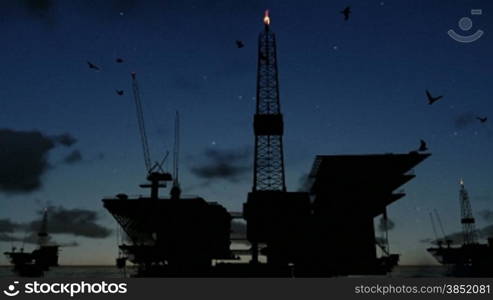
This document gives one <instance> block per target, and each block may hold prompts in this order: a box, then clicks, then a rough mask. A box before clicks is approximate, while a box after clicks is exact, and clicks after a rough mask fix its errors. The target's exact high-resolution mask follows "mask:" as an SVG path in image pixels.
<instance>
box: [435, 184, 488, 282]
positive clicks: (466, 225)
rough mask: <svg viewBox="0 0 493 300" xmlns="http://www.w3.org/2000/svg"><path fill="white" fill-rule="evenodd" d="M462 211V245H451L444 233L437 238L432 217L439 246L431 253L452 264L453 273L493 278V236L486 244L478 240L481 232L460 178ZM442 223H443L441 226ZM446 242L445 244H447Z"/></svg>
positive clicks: (442, 262)
mask: <svg viewBox="0 0 493 300" xmlns="http://www.w3.org/2000/svg"><path fill="white" fill-rule="evenodd" d="M459 201H460V212H461V224H462V240H463V242H462V245H460V246H456V247H454V246H452V243H453V242H454V241H453V240H451V239H449V238H448V237H447V236H446V235H445V233H444V232H443V229H442V233H443V238H442V239H440V238H438V236H437V234H436V229H435V225H434V222H433V218H432V225H433V231H434V232H435V236H436V237H437V238H436V242H437V244H438V247H431V248H428V249H427V250H428V252H429V253H430V254H431V255H433V256H434V257H435V258H436V259H437V261H438V262H439V263H441V264H443V265H448V266H451V267H452V269H451V272H452V275H456V276H467V277H493V236H490V237H488V243H487V244H481V243H479V242H478V232H477V230H476V226H475V223H476V221H475V219H474V216H473V214H472V208H471V202H470V200H469V193H468V192H467V190H466V188H465V185H464V181H463V180H462V179H461V180H460V191H459ZM440 226H441V225H440ZM444 244H445V246H444Z"/></svg>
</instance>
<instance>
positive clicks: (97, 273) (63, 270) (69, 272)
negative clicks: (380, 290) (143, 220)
mask: <svg viewBox="0 0 493 300" xmlns="http://www.w3.org/2000/svg"><path fill="white" fill-rule="evenodd" d="M134 272H135V269H134V268H132V267H127V272H126V274H123V271H122V270H120V269H117V268H116V267H115V266H60V267H56V268H51V269H50V271H48V272H45V275H44V278H124V275H125V276H127V277H128V276H129V275H130V274H132V273H134ZM448 274H449V270H448V268H447V267H444V266H398V267H396V268H395V269H394V271H393V272H392V273H391V274H389V275H387V276H389V277H397V278H416V277H446V276H448ZM6 277H10V278H12V277H16V275H15V274H14V273H13V272H12V268H11V267H10V266H0V278H6Z"/></svg>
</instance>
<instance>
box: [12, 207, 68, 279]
mask: <svg viewBox="0 0 493 300" xmlns="http://www.w3.org/2000/svg"><path fill="white" fill-rule="evenodd" d="M47 223H48V211H47V210H46V209H45V210H44V212H43V219H42V221H41V227H40V230H39V232H38V248H36V249H34V250H33V251H32V252H25V251H24V247H22V248H20V249H19V251H17V249H16V248H15V247H12V249H11V251H8V252H4V254H5V256H6V257H7V258H8V260H9V261H10V263H11V264H12V265H13V271H14V273H16V274H17V275H19V276H22V277H40V276H43V274H44V272H46V271H48V270H49V269H50V267H56V266H58V252H59V247H60V246H59V245H56V244H51V243H49V239H48V232H47Z"/></svg>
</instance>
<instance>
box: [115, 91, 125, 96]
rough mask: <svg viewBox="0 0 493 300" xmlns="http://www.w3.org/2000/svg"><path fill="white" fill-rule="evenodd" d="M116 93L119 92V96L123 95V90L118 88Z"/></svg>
mask: <svg viewBox="0 0 493 300" xmlns="http://www.w3.org/2000/svg"><path fill="white" fill-rule="evenodd" d="M116 93H117V94H118V96H123V93H124V92H123V90H116Z"/></svg>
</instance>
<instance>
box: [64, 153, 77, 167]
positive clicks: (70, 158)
mask: <svg viewBox="0 0 493 300" xmlns="http://www.w3.org/2000/svg"><path fill="white" fill-rule="evenodd" d="M81 160H82V154H81V153H80V151H79V150H74V151H72V152H70V153H69V154H68V155H67V156H65V158H64V159H63V162H64V163H66V164H69V165H71V164H75V163H78V162H80V161H81Z"/></svg>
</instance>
